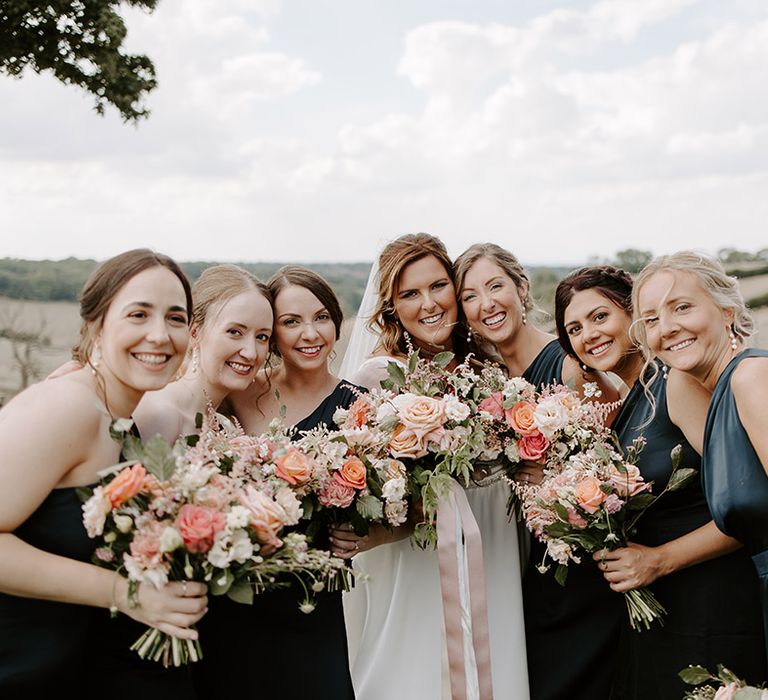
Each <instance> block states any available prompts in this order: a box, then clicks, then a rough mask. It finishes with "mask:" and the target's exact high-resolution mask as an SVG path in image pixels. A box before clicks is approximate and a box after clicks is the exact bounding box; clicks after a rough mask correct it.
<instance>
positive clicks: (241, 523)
mask: <svg viewBox="0 0 768 700" xmlns="http://www.w3.org/2000/svg"><path fill="white" fill-rule="evenodd" d="M250 522H251V511H249V510H248V509H247V508H245V507H244V506H232V509H231V510H230V511H229V513H227V527H228V528H229V529H230V530H236V529H238V528H242V527H248V525H249V524H250Z"/></svg>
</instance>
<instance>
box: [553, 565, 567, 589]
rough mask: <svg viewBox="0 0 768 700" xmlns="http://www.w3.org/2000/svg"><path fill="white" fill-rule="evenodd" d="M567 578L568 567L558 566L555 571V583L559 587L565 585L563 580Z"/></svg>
mask: <svg viewBox="0 0 768 700" xmlns="http://www.w3.org/2000/svg"><path fill="white" fill-rule="evenodd" d="M567 577H568V567H567V566H564V565H563V564H558V565H557V569H555V581H557V582H558V583H559V584H560V585H561V586H564V585H565V579H566V578H567Z"/></svg>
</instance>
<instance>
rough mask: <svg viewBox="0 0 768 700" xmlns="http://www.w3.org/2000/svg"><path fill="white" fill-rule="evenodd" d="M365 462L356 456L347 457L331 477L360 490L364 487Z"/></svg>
mask: <svg viewBox="0 0 768 700" xmlns="http://www.w3.org/2000/svg"><path fill="white" fill-rule="evenodd" d="M365 477H366V469H365V464H363V462H362V460H360V459H359V458H358V457H349V458H348V459H347V460H346V461H345V462H344V464H343V465H342V466H341V469H339V470H338V471H336V472H334V473H333V478H334V479H335V480H336V481H338V482H339V483H340V484H342V485H343V486H348V487H349V488H351V489H357V490H358V491H360V490H361V489H364V488H365V484H366V481H365Z"/></svg>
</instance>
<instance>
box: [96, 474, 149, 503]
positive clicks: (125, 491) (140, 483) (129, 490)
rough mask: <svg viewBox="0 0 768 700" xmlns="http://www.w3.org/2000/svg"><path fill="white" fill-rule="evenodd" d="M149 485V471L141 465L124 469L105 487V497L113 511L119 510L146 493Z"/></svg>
mask: <svg viewBox="0 0 768 700" xmlns="http://www.w3.org/2000/svg"><path fill="white" fill-rule="evenodd" d="M147 485H148V480H147V470H146V469H144V466H143V465H141V464H134V465H133V466H132V467H126V468H125V469H123V470H122V471H121V472H120V473H119V474H118V475H117V476H116V477H115V478H114V479H112V481H110V482H109V483H108V484H107V485H106V486H105V487H104V495H105V496H106V497H107V498H108V499H109V502H110V504H111V505H112V508H113V509H114V508H119V507H120V506H121V505H123V503H126V502H127V501H130V500H131V499H132V498H133V497H134V496H135V495H137V494H139V493H141V492H142V491H145V490H146V487H147Z"/></svg>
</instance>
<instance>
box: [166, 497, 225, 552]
mask: <svg viewBox="0 0 768 700" xmlns="http://www.w3.org/2000/svg"><path fill="white" fill-rule="evenodd" d="M226 524H227V520H226V518H225V517H224V516H223V515H222V514H221V513H219V511H217V510H214V509H213V508H206V507H205V506H196V505H192V504H191V503H185V504H184V505H183V506H182V507H181V508H180V509H179V514H178V515H177V516H176V521H175V523H174V525H175V526H176V529H177V530H178V532H179V534H180V535H181V538H182V539H183V540H184V546H185V547H186V548H187V550H188V551H190V552H207V551H208V550H209V549H210V548H211V547H212V546H213V540H214V538H215V537H216V534H217V533H218V532H220V531H221V530H223V529H224V526H225V525H226Z"/></svg>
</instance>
